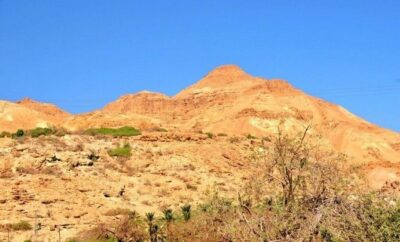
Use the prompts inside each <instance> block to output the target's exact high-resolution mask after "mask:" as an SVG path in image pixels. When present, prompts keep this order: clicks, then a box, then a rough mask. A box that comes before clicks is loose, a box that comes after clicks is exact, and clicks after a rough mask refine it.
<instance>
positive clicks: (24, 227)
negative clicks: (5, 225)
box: [11, 220, 32, 231]
mask: <svg viewBox="0 0 400 242" xmlns="http://www.w3.org/2000/svg"><path fill="white" fill-rule="evenodd" d="M11 228H12V229H13V230H18V231H20V230H21V231H25V230H31V229H32V226H31V225H30V224H29V223H28V222H26V221H23V220H21V221H19V222H18V223H15V224H12V225H11Z"/></svg>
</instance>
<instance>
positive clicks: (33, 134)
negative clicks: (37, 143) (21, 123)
mask: <svg viewBox="0 0 400 242" xmlns="http://www.w3.org/2000/svg"><path fill="white" fill-rule="evenodd" d="M28 133H29V134H30V136H31V137H32V138H37V137H39V136H41V135H50V134H52V133H54V131H53V130H52V129H49V128H36V129H32V130H29V132H28Z"/></svg>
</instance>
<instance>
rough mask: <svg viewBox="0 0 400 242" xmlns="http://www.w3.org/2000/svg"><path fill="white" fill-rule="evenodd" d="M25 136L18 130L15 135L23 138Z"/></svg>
mask: <svg viewBox="0 0 400 242" xmlns="http://www.w3.org/2000/svg"><path fill="white" fill-rule="evenodd" d="M24 135H25V132H24V131H23V130H22V129H18V130H17V132H16V133H15V137H22V136H24Z"/></svg>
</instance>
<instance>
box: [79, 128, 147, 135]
mask: <svg viewBox="0 0 400 242" xmlns="http://www.w3.org/2000/svg"><path fill="white" fill-rule="evenodd" d="M84 133H85V134H88V135H111V136H114V137H123V136H137V135H140V134H141V133H140V131H139V130H138V129H135V128H133V127H130V126H124V127H121V128H93V129H88V130H86V131H85V132H84Z"/></svg>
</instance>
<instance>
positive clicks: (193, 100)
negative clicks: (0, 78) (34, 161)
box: [2, 65, 400, 163]
mask: <svg viewBox="0 0 400 242" xmlns="http://www.w3.org/2000/svg"><path fill="white" fill-rule="evenodd" d="M8 105H9V107H10V108H9V110H11V109H12V108H11V106H10V105H11V104H8ZM12 105H14V106H15V107H18V109H19V110H21V111H16V112H15V113H18V114H19V115H20V116H21V117H34V118H33V119H32V120H29V121H26V120H25V121H24V122H26V123H24V122H20V123H19V122H17V121H13V122H15V124H14V125H11V126H14V127H16V126H18V127H33V126H35V125H42V124H44V123H46V124H53V125H61V126H64V127H65V128H67V129H69V130H81V129H87V128H92V127H119V126H124V125H131V126H135V127H138V128H140V129H142V130H144V131H145V130H152V129H154V128H161V127H162V128H166V129H167V130H169V131H173V132H175V131H184V132H193V131H203V132H212V133H215V134H217V133H225V134H228V135H247V134H251V135H254V136H259V137H261V136H269V135H274V134H276V132H277V128H278V126H280V127H281V128H283V129H285V130H287V131H289V132H297V131H299V132H300V131H301V130H303V129H304V128H305V127H306V126H308V125H311V126H312V128H313V132H314V133H315V134H318V135H320V136H322V138H323V141H324V142H325V143H326V145H327V146H330V147H332V148H334V149H335V150H337V151H340V152H343V153H345V154H346V155H348V156H349V157H350V158H351V159H354V160H355V161H356V162H359V163H364V162H377V161H379V162H389V161H390V162H399V159H400V158H399V157H400V153H399V152H400V151H399V144H400V135H399V133H397V132H394V131H390V130H386V129H383V128H380V127H378V126H376V125H373V124H371V123H369V122H367V121H365V120H363V119H361V118H359V117H357V116H355V115H354V114H352V113H350V112H349V111H347V110H346V109H344V108H343V107H341V106H338V105H335V104H332V103H329V102H326V101H324V100H322V99H319V98H315V97H312V96H310V95H308V94H306V93H304V92H302V91H301V90H299V89H297V88H295V87H293V86H292V85H290V84H289V83H288V82H286V81H284V80H278V79H272V80H269V79H264V78H260V77H253V76H251V75H250V74H248V73H246V72H245V71H243V70H242V69H241V68H240V67H238V66H235V65H224V66H220V67H217V68H216V69H214V70H212V71H211V72H209V73H208V74H207V75H206V76H205V77H204V78H202V79H201V80H200V81H198V82H197V83H195V84H193V85H191V86H190V87H188V88H186V89H184V90H182V91H181V92H179V93H178V94H177V95H175V96H173V97H169V96H166V95H164V94H160V93H152V92H148V91H143V92H139V93H136V94H128V95H124V96H122V97H120V98H119V99H118V100H116V101H114V102H112V103H109V104H108V105H106V106H105V107H104V108H102V109H100V110H96V111H94V112H90V113H86V114H80V115H74V116H73V115H69V114H68V113H66V112H64V111H62V110H60V109H58V108H57V107H55V106H53V105H50V104H41V103H38V102H34V101H32V100H29V99H25V100H22V101H20V102H18V103H17V104H12ZM22 110H23V111H22ZM26 110H28V111H26ZM24 112H26V114H24ZM11 116H12V115H11ZM2 117H3V118H2V119H4V120H6V119H7V117H8V119H10V115H9V114H8V116H7V115H6V114H4V111H3V115H2ZM23 119H24V118H23ZM25 119H26V118H25ZM13 120H16V119H15V118H14V119H13ZM3 122H5V121H3ZM8 122H9V123H8V124H9V125H10V121H8ZM17 124H18V125H17ZM11 126H4V127H11Z"/></svg>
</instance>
